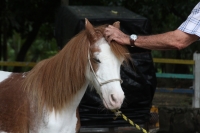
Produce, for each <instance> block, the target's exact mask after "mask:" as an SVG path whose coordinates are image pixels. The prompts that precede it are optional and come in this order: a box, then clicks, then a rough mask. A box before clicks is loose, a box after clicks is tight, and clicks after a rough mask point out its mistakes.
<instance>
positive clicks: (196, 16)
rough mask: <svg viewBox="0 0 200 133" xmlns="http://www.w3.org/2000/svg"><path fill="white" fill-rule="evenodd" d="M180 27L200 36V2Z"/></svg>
mask: <svg viewBox="0 0 200 133" xmlns="http://www.w3.org/2000/svg"><path fill="white" fill-rule="evenodd" d="M178 29H179V30H181V31H183V32H186V33H188V34H193V35H197V36H199V37H200V2H199V3H198V4H197V5H196V6H195V7H194V9H193V10H192V12H191V14H190V15H189V16H188V18H187V19H186V21H185V22H183V23H182V24H181V25H180V26H179V27H178Z"/></svg>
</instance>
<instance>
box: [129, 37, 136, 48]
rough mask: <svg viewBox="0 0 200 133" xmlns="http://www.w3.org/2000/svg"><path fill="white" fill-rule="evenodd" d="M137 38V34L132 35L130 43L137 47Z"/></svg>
mask: <svg viewBox="0 0 200 133" xmlns="http://www.w3.org/2000/svg"><path fill="white" fill-rule="evenodd" d="M136 39H137V35H135V34H132V35H130V44H131V47H135V40H136Z"/></svg>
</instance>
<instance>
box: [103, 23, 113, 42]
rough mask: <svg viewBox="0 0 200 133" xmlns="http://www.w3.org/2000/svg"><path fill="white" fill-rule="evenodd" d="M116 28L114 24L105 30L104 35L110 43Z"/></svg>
mask: <svg viewBox="0 0 200 133" xmlns="http://www.w3.org/2000/svg"><path fill="white" fill-rule="evenodd" d="M114 28H115V27H114V26H112V25H109V26H108V27H106V28H105V30H104V37H105V39H106V40H107V41H108V42H109V43H110V42H111V41H112V40H113V34H114Z"/></svg>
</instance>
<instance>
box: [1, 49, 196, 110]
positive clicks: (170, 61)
mask: <svg viewBox="0 0 200 133" xmlns="http://www.w3.org/2000/svg"><path fill="white" fill-rule="evenodd" d="M153 61H154V63H168V64H185V65H193V68H194V69H193V74H174V73H156V77H157V78H178V79H192V80H193V87H192V88H157V89H156V91H157V92H166V93H169V92H170V93H171V92H172V93H183V94H192V95H193V100H192V102H193V103H192V107H195V108H199V107H200V54H197V53H194V55H193V60H178V59H161V58H153ZM35 64H36V63H35V62H0V66H19V67H33V66H34V65H35Z"/></svg>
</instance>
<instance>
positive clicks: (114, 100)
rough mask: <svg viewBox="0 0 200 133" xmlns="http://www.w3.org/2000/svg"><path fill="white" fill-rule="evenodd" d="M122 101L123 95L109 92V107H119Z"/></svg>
mask: <svg viewBox="0 0 200 133" xmlns="http://www.w3.org/2000/svg"><path fill="white" fill-rule="evenodd" d="M123 101H124V95H121V96H119V95H117V94H111V95H110V97H109V103H110V109H120V108H121V106H122V103H123Z"/></svg>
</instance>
